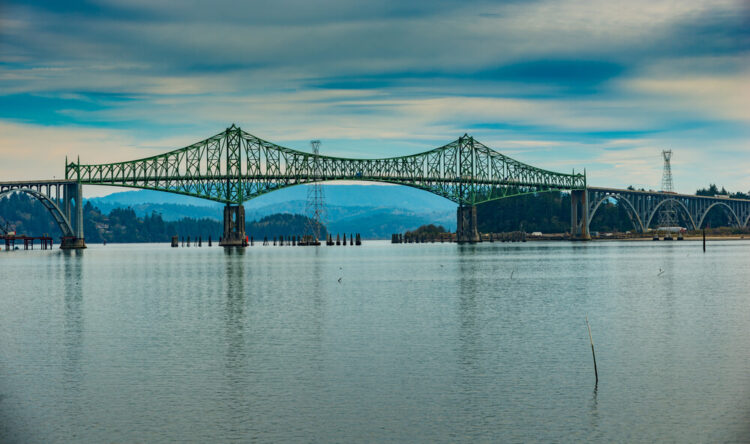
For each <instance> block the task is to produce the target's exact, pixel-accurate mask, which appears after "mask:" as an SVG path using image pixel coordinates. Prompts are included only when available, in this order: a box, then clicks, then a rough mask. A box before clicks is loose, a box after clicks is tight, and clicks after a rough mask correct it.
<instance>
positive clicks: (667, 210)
mask: <svg viewBox="0 0 750 444" xmlns="http://www.w3.org/2000/svg"><path fill="white" fill-rule="evenodd" d="M661 155H662V157H663V158H664V172H663V173H662V176H661V191H662V193H670V194H674V183H673V182H672V164H671V160H672V150H664V151H662V152H661ZM677 224H678V221H677V209H676V208H675V203H674V201H673V200H667V201H666V202H664V204H663V205H662V207H661V210H660V211H659V228H666V227H676V226H677Z"/></svg>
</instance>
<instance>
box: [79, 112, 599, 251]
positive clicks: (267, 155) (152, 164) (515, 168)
mask: <svg viewBox="0 0 750 444" xmlns="http://www.w3.org/2000/svg"><path fill="white" fill-rule="evenodd" d="M65 177H66V178H68V179H74V180H76V181H77V182H78V183H82V184H91V185H110V186H122V187H132V188H142V189H150V190H158V191H166V192H170V193H178V194H184V195H188V196H195V197H199V198H203V199H210V200H214V201H217V202H222V203H225V204H227V207H226V208H225V212H224V218H225V223H224V225H225V233H224V236H223V239H222V243H223V244H225V245H241V244H242V242H243V241H244V238H245V234H244V210H243V209H242V203H243V202H245V201H247V200H250V199H253V198H255V197H258V196H261V195H263V194H265V193H269V192H271V191H275V190H279V189H282V188H285V187H290V186H294V185H300V184H306V183H313V182H322V181H335V180H348V181H363V182H364V181H375V182H386V183H393V184H399V185H406V186H411V187H414V188H419V189H422V190H425V191H429V192H431V193H434V194H437V195H439V196H442V197H445V198H446V199H449V200H452V201H453V202H456V203H457V204H459V208H458V213H457V218H458V230H457V231H458V233H459V239H460V240H466V241H473V240H476V239H478V237H479V235H478V232H477V230H476V207H475V205H477V204H479V203H483V202H488V201H491V200H496V199H501V198H505V197H510V196H517V195H521V194H527V193H536V192H542V191H553V190H583V189H585V188H586V176H585V174H563V173H556V172H552V171H547V170H543V169H540V168H536V167H533V166H530V165H527V164H524V163H521V162H518V161H516V160H514V159H511V158H510V157H507V156H505V155H503V154H500V153H498V152H496V151H493V150H492V149H490V148H488V147H486V146H485V145H483V144H482V143H480V142H478V141H476V140H475V139H474V138H473V137H471V136H468V135H464V136H462V137H459V138H458V139H457V140H455V141H453V142H451V143H449V144H447V145H444V146H442V147H439V148H435V149H433V150H430V151H426V152H423V153H418V154H413V155H409V156H401V157H391V158H383V159H352V158H341V157H331V156H315V155H313V154H312V153H307V152H303V151H297V150H293V149H290V148H286V147H282V146H279V145H276V144H273V143H271V142H268V141H265V140H263V139H260V138H258V137H255V136H253V135H251V134H248V133H246V132H244V131H242V130H241V129H240V128H238V127H236V126H234V125H232V126H231V127H230V128H227V129H226V130H225V131H224V132H222V133H219V134H217V135H215V136H213V137H210V138H208V139H205V140H202V141H200V142H197V143H195V144H193V145H190V146H187V147H185V148H180V149H177V150H173V151H169V152H167V153H164V154H160V155H157V156H152V157H148V158H144V159H138V160H133V161H128V162H117V163H108V164H100V165H84V164H80V162H78V163H72V162H71V163H68V164H67V165H66V166H65Z"/></svg>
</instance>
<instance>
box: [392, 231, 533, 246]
mask: <svg viewBox="0 0 750 444" xmlns="http://www.w3.org/2000/svg"><path fill="white" fill-rule="evenodd" d="M436 242H440V243H445V242H459V243H460V240H459V236H458V234H456V233H433V234H415V233H404V234H401V233H394V234H391V243H392V244H424V243H436ZM476 242H526V232H525V231H511V232H507V233H482V234H477V241H476ZM472 243H473V242H472Z"/></svg>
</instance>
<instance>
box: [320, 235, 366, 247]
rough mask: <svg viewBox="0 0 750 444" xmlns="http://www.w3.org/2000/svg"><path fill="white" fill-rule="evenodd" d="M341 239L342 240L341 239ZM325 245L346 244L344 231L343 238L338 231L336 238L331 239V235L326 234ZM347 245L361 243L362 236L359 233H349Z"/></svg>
mask: <svg viewBox="0 0 750 444" xmlns="http://www.w3.org/2000/svg"><path fill="white" fill-rule="evenodd" d="M342 239H343V240H342ZM326 245H328V246H332V245H344V246H346V233H344V236H343V238H342V237H341V234H340V233H337V234H336V240H335V241H334V240H333V235H332V234H330V233H329V234H328V240H326ZM349 245H362V237H361V236H360V235H359V233H357V234H356V235H355V234H352V233H349Z"/></svg>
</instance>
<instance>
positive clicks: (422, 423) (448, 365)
mask: <svg viewBox="0 0 750 444" xmlns="http://www.w3.org/2000/svg"><path fill="white" fill-rule="evenodd" d="M339 278H340V281H339ZM749 285H750V242H748V241H734V242H711V243H709V247H708V252H707V253H705V254H704V253H702V252H701V246H700V244H699V243H698V242H688V241H684V242H672V243H665V242H658V243H656V242H653V243H652V242H600V243H593V242H592V243H578V244H571V243H562V242H557V243H554V242H550V243H543V242H535V243H532V242H528V243H524V244H503V243H492V244H490V243H485V244H481V245H476V246H457V245H454V244H428V245H396V246H392V245H390V244H388V243H385V242H382V243H381V242H366V244H365V245H364V246H362V247H349V246H347V247H343V246H341V247H322V248H317V249H315V248H299V247H258V246H255V247H251V248H248V249H247V250H246V251H244V252H236V251H235V252H225V251H224V250H223V249H220V248H217V247H213V248H207V247H203V248H195V247H191V248H177V249H172V248H169V246H168V245H109V246H106V247H102V246H96V245H93V246H91V247H90V248H89V249H88V250H86V251H83V252H77V253H76V252H72V253H71V252H62V251H59V250H54V251H47V252H42V251H34V252H23V251H17V252H0V442H174V441H185V442H214V441H218V442H223V441H236V442H245V441H251V440H255V441H259V442H270V441H272V442H281V441H294V442H354V441H358V442H361V441H378V442H382V441H398V442H414V441H419V442H457V441H467V442H475V441H495V442H497V441H505V442H508V441H518V442H522V441H523V442H534V441H539V442H553V441H554V442H571V441H581V440H585V441H593V440H596V441H618V442H653V441H656V440H660V441H675V442H735V441H736V442H748V441H750V290H749V289H748V287H749ZM587 313H588V316H589V320H590V323H591V328H592V333H593V336H594V341H595V344H596V352H597V362H598V364H599V376H600V382H599V384H598V387H595V386H594V374H593V368H592V363H591V350H590V346H589V339H588V333H587V330H586V325H585V322H584V316H585V315H586V314H587Z"/></svg>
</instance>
